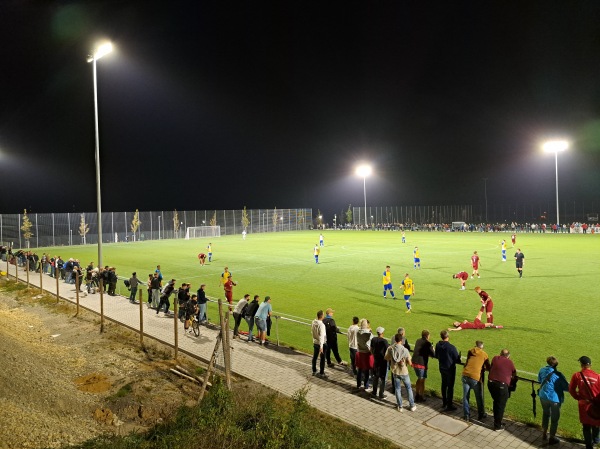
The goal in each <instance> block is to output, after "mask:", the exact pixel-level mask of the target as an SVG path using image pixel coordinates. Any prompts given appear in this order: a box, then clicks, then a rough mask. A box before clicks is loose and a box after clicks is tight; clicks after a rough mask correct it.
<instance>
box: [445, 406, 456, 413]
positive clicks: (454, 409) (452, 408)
mask: <svg viewBox="0 0 600 449" xmlns="http://www.w3.org/2000/svg"><path fill="white" fill-rule="evenodd" d="M456 410H458V407H456V406H455V405H449V406H447V407H446V411H447V412H454V411H456Z"/></svg>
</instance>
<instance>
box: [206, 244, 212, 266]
mask: <svg viewBox="0 0 600 449" xmlns="http://www.w3.org/2000/svg"><path fill="white" fill-rule="evenodd" d="M206 252H207V253H208V261H209V262H212V243H209V244H208V246H207V247H206Z"/></svg>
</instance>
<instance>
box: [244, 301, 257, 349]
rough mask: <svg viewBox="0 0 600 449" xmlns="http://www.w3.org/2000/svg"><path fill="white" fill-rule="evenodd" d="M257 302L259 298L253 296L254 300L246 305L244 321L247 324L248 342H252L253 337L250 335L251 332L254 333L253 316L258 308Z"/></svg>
mask: <svg viewBox="0 0 600 449" xmlns="http://www.w3.org/2000/svg"><path fill="white" fill-rule="evenodd" d="M259 300H260V296H258V295H254V299H252V301H251V302H250V304H248V309H247V310H246V316H245V320H246V323H248V340H247V341H248V342H250V341H254V335H252V332H253V331H254V316H255V315H256V312H257V311H258V308H259V306H260V303H259Z"/></svg>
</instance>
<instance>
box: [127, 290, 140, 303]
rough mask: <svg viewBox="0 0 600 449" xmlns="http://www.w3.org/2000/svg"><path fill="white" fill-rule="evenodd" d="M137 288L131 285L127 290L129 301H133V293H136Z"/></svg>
mask: <svg viewBox="0 0 600 449" xmlns="http://www.w3.org/2000/svg"><path fill="white" fill-rule="evenodd" d="M137 289H138V288H137V287H131V291H130V292H129V300H130V301H131V302H134V301H135V295H136V293H137Z"/></svg>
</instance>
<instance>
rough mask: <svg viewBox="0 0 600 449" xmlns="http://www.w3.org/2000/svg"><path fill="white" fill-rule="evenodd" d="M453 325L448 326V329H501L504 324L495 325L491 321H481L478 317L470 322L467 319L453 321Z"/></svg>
mask: <svg viewBox="0 0 600 449" xmlns="http://www.w3.org/2000/svg"><path fill="white" fill-rule="evenodd" d="M452 325H453V326H454V327H449V328H448V330H449V331H462V330H463V329H485V328H486V327H493V328H495V329H502V328H503V327H504V326H496V325H494V324H492V323H482V322H481V321H480V320H479V319H477V318H475V321H473V322H472V323H471V322H469V320H464V321H463V322H462V323H461V322H460V321H455V322H454V323H452Z"/></svg>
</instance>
